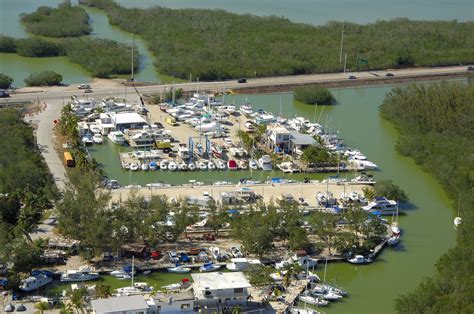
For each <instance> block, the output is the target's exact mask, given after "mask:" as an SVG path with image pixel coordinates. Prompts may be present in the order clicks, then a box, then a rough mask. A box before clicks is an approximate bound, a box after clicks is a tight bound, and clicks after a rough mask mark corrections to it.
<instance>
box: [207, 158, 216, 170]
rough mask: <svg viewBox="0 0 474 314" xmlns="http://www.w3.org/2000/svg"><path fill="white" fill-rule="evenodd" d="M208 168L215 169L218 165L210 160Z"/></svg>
mask: <svg viewBox="0 0 474 314" xmlns="http://www.w3.org/2000/svg"><path fill="white" fill-rule="evenodd" d="M207 169H209V170H214V169H216V165H215V164H214V162H212V160H210V161H209V162H208V163H207Z"/></svg>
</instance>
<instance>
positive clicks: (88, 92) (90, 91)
mask: <svg viewBox="0 0 474 314" xmlns="http://www.w3.org/2000/svg"><path fill="white" fill-rule="evenodd" d="M84 93H86V94H90V93H93V91H92V89H89V88H88V89H86V90H85V91H84Z"/></svg>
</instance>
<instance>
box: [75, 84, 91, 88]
mask: <svg viewBox="0 0 474 314" xmlns="http://www.w3.org/2000/svg"><path fill="white" fill-rule="evenodd" d="M77 88H78V89H90V88H91V86H90V85H89V84H81V85H79V86H78V87H77Z"/></svg>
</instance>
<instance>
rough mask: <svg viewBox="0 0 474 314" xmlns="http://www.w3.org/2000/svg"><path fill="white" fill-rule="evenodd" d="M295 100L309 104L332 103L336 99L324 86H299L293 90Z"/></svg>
mask: <svg viewBox="0 0 474 314" xmlns="http://www.w3.org/2000/svg"><path fill="white" fill-rule="evenodd" d="M293 94H294V96H295V100H297V101H300V102H302V103H305V104H309V105H332V104H334V103H335V102H336V99H335V98H334V96H333V95H332V94H331V92H330V91H329V89H327V88H326V87H322V86H318V85H313V86H300V87H297V88H295V90H294V91H293Z"/></svg>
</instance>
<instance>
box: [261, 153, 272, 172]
mask: <svg viewBox="0 0 474 314" xmlns="http://www.w3.org/2000/svg"><path fill="white" fill-rule="evenodd" d="M258 165H259V167H260V168H261V169H262V170H264V171H271V170H272V160H271V158H270V156H269V155H263V156H262V157H260V159H259V160H258Z"/></svg>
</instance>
